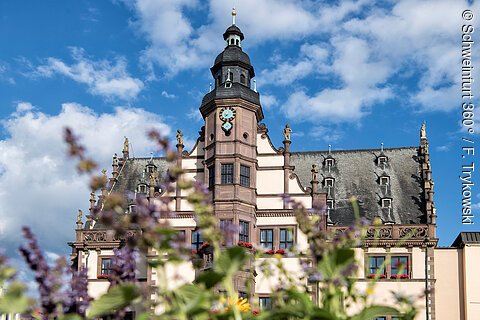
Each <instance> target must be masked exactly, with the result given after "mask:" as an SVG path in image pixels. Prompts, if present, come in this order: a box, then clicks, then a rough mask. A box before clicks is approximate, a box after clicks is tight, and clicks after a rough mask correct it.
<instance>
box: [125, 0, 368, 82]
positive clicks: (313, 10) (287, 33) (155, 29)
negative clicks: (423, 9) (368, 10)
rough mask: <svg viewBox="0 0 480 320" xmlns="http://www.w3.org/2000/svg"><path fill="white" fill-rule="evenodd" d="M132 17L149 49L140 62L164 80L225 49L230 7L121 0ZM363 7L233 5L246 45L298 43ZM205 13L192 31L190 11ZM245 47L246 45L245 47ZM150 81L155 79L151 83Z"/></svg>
mask: <svg viewBox="0 0 480 320" xmlns="http://www.w3.org/2000/svg"><path fill="white" fill-rule="evenodd" d="M124 2H125V3H127V5H128V6H129V7H130V8H131V9H132V10H133V11H134V12H135V15H136V20H135V21H134V22H133V23H132V26H134V28H135V29H136V30H138V31H139V32H140V34H142V35H143V36H144V37H145V38H146V39H147V41H148V42H149V45H148V46H147V48H146V49H145V51H144V53H143V57H142V62H143V63H144V64H145V65H146V66H147V69H149V70H150V71H151V70H152V66H153V65H158V66H160V67H161V68H162V69H163V70H165V74H166V75H167V76H172V75H175V74H176V73H178V72H180V71H184V70H189V69H195V68H205V67H208V66H209V65H210V64H211V63H212V62H213V61H212V60H213V59H212V57H213V56H214V55H215V54H216V53H219V51H220V50H222V49H223V47H224V44H223V39H222V37H221V35H222V33H223V32H224V30H225V29H226V28H227V27H228V26H230V25H231V16H230V12H231V6H232V3H231V2H228V1H223V0H210V1H208V2H207V4H205V3H204V2H201V1H199V0H170V1H153V0H125V1H124ZM364 3H367V1H365V0H362V1H342V3H341V4H339V5H332V6H318V5H316V4H315V3H313V2H312V1H309V0H302V1H298V0H263V1H256V0H244V1H239V2H238V3H236V4H235V5H236V9H237V25H238V26H240V27H241V29H242V31H243V32H244V33H245V35H246V36H247V39H246V41H247V42H246V43H248V44H249V45H251V44H254V45H255V44H259V43H264V42H266V41H267V42H273V41H276V40H278V39H298V37H303V36H308V35H317V34H318V33H319V32H325V31H326V30H327V29H328V30H329V29H331V28H333V26H335V25H336V24H337V23H338V22H339V21H341V20H342V19H344V18H345V17H346V16H348V14H350V13H352V12H355V11H358V10H360V9H361V8H362V7H363V6H364ZM193 9H195V10H196V11H200V10H202V9H203V10H205V11H208V12H205V13H204V14H205V16H206V19H205V23H204V24H201V25H199V26H193V25H192V24H191V23H190V20H189V17H188V11H189V10H193ZM247 46H248V45H247ZM152 78H154V77H152Z"/></svg>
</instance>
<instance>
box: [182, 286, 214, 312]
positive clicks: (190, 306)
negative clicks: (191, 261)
mask: <svg viewBox="0 0 480 320" xmlns="http://www.w3.org/2000/svg"><path fill="white" fill-rule="evenodd" d="M209 292H210V291H207V290H205V289H204V288H203V286H202V287H201V286H198V285H193V284H185V285H183V286H181V287H179V288H177V289H175V297H176V299H177V303H180V302H183V303H184V304H183V308H182V306H181V308H182V309H183V310H184V311H185V313H187V314H188V315H189V316H190V317H192V316H195V315H197V314H199V313H202V312H205V311H207V310H209V308H210V303H209V301H208V298H207V294H208V293H209Z"/></svg>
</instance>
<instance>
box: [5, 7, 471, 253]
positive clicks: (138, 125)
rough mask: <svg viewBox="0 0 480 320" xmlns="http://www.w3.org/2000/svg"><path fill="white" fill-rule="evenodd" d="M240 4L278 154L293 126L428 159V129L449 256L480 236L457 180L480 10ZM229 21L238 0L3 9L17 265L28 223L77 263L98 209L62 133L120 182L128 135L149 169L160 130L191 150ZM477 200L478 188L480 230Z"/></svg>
mask: <svg viewBox="0 0 480 320" xmlns="http://www.w3.org/2000/svg"><path fill="white" fill-rule="evenodd" d="M235 6H236V8H237V25H238V26H239V27H240V28H241V29H242V31H243V32H244V34H245V40H244V42H243V48H244V50H245V51H246V52H247V53H248V54H249V55H250V58H251V60H252V63H253V65H254V67H255V71H256V75H257V76H256V80H257V84H258V90H259V92H260V94H261V99H262V103H263V107H264V112H265V123H266V124H267V126H268V128H269V133H270V136H271V138H272V140H273V142H274V143H275V145H277V146H280V144H281V140H282V134H281V132H282V127H283V126H284V125H285V123H289V124H290V125H291V127H292V128H293V135H292V138H293V144H292V149H293V150H295V151H303V150H325V149H327V146H328V145H329V144H331V145H332V147H333V148H334V149H361V148H379V147H380V144H381V143H382V142H383V143H384V144H385V146H386V147H401V146H415V145H418V144H419V129H420V126H421V124H422V123H423V121H426V122H427V133H428V138H429V142H430V151H431V159H432V166H433V176H434V180H435V191H436V193H435V202H436V206H437V209H438V211H437V214H438V236H439V237H440V244H441V245H449V244H451V242H452V241H453V240H454V237H455V236H456V235H457V234H458V232H460V231H462V230H463V231H469V230H475V229H476V230H478V228H476V225H473V226H465V225H461V222H460V221H461V190H460V181H459V178H458V176H459V175H460V173H461V164H462V162H461V160H462V159H461V154H462V153H461V147H462V146H464V144H463V143H462V140H461V139H462V137H467V138H470V139H474V140H475V142H476V140H477V139H476V138H477V135H476V134H473V135H471V134H468V133H466V132H464V131H462V127H461V125H460V119H461V118H460V117H461V113H460V105H461V102H462V101H461V97H460V95H461V91H460V87H459V84H460V79H461V78H460V77H461V73H460V72H461V71H460V67H461V64H460V63H461V62H460V58H461V43H460V41H461V26H462V24H464V23H465V21H462V15H461V13H462V11H463V10H465V9H467V8H470V9H471V10H472V11H473V13H474V14H476V15H477V17H475V18H474V20H473V21H472V22H471V23H476V25H477V24H478V20H479V19H480V5H479V4H478V3H476V4H470V3H468V2H466V1H465V2H463V1H456V0H451V1H437V0H435V1H413V0H412V1H409V0H404V1H378V3H375V2H374V1H367V0H365V1H362V0H359V1H307V0H304V1H298V0H297V1H293V0H263V1H255V0H236V3H235ZM231 7H232V2H231V1H225V0H208V1H200V0H168V1H167V0H165V1H162V0H158V1H153V0H125V1H121V0H112V1H73V0H61V1H60V0H57V1H53V0H52V1H49V2H48V5H46V4H45V3H44V2H41V1H21V0H15V1H13V0H12V1H1V2H0V243H1V244H2V246H4V247H6V248H7V252H8V253H9V254H10V255H13V254H14V251H15V248H17V247H18V244H19V243H20V242H21V239H20V235H19V230H20V226H21V225H23V224H29V225H32V226H33V229H34V231H35V232H36V233H37V234H38V235H39V238H40V242H41V243H42V244H43V245H44V247H45V248H46V250H47V251H48V252H49V255H50V256H51V257H54V256H55V255H56V254H64V253H68V247H67V246H66V242H67V241H70V240H72V239H73V236H74V221H75V218H76V211H77V210H78V209H79V208H81V209H83V210H84V212H86V211H87V208H88V190H87V188H86V185H85V178H83V177H78V175H77V173H76V171H75V169H74V165H73V164H72V163H71V161H69V160H68V159H67V158H66V157H65V155H64V154H65V147H64V145H63V143H62V131H61V130H62V128H63V127H64V126H65V125H68V126H71V127H73V128H74V129H75V131H76V132H77V133H78V134H79V135H80V136H81V137H82V139H83V142H84V143H85V144H86V145H87V146H88V148H89V150H90V152H91V154H92V155H94V156H95V157H96V158H97V159H99V161H100V162H101V164H102V166H103V167H105V168H107V169H109V168H111V167H110V164H111V157H112V154H113V153H114V152H120V150H121V147H122V141H123V137H124V136H125V135H126V136H128V137H129V138H130V141H131V142H132V144H133V152H134V155H135V156H148V155H149V154H150V152H151V151H152V150H153V146H152V145H151V144H150V143H149V142H148V141H146V139H145V138H144V134H145V132H146V130H147V129H149V128H151V127H155V128H158V129H160V130H162V132H164V133H165V134H169V133H171V132H174V131H175V130H176V129H177V128H181V129H182V130H183V131H184V133H185V137H186V142H187V146H189V147H191V146H192V145H193V142H194V140H195V139H196V137H197V135H198V133H197V132H198V130H199V128H200V126H201V125H202V123H201V116H200V114H199V112H198V107H199V105H200V102H201V98H202V97H203V95H204V94H205V93H206V92H207V91H208V87H209V82H212V79H211V75H210V71H209V68H210V67H211V65H212V63H213V60H214V58H215V56H216V55H217V54H218V53H220V52H221V51H222V50H223V48H224V42H223V38H222V34H223V32H224V30H225V29H226V28H227V27H228V26H229V25H230V24H231V16H230V11H231ZM476 25H475V26H476ZM476 32H477V33H474V36H475V39H478V32H480V30H479V31H476ZM479 45H480V44H479ZM477 52H478V49H477ZM473 58H474V60H473V62H472V63H473V64H474V65H475V66H478V67H477V68H476V70H477V72H476V73H474V76H475V78H476V79H480V75H479V73H478V70H480V60H479V57H478V56H476V55H474V57H473ZM479 81H480V80H478V81H477V83H476V86H475V90H474V91H475V92H476V94H477V95H480V90H479V87H478V83H480V82H479ZM475 101H476V102H478V99H476V100H475ZM472 159H473V160H474V158H472ZM464 161H465V160H464ZM474 180H475V181H476V176H474ZM479 193H480V191H479V190H478V189H475V187H474V196H473V199H472V200H473V203H474V208H475V209H474V214H475V215H476V216H477V215H478V218H477V217H476V221H477V224H480V214H478V209H479V208H480V199H479Z"/></svg>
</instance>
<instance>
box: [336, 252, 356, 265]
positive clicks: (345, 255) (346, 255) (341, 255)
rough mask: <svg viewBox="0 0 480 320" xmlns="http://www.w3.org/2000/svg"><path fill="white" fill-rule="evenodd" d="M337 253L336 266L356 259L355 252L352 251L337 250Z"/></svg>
mask: <svg viewBox="0 0 480 320" xmlns="http://www.w3.org/2000/svg"><path fill="white" fill-rule="evenodd" d="M335 251H336V253H337V254H336V260H335V262H336V264H337V265H338V266H342V265H344V264H346V263H349V262H351V261H353V259H354V258H355V252H354V251H353V250H352V249H337V250H335Z"/></svg>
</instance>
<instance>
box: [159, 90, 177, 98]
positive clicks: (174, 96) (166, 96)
mask: <svg viewBox="0 0 480 320" xmlns="http://www.w3.org/2000/svg"><path fill="white" fill-rule="evenodd" d="M161 94H162V97H165V98H167V99H175V98H176V97H177V96H176V95H174V94H173V93H168V92H167V91H165V90H163V91H162V93H161Z"/></svg>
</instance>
